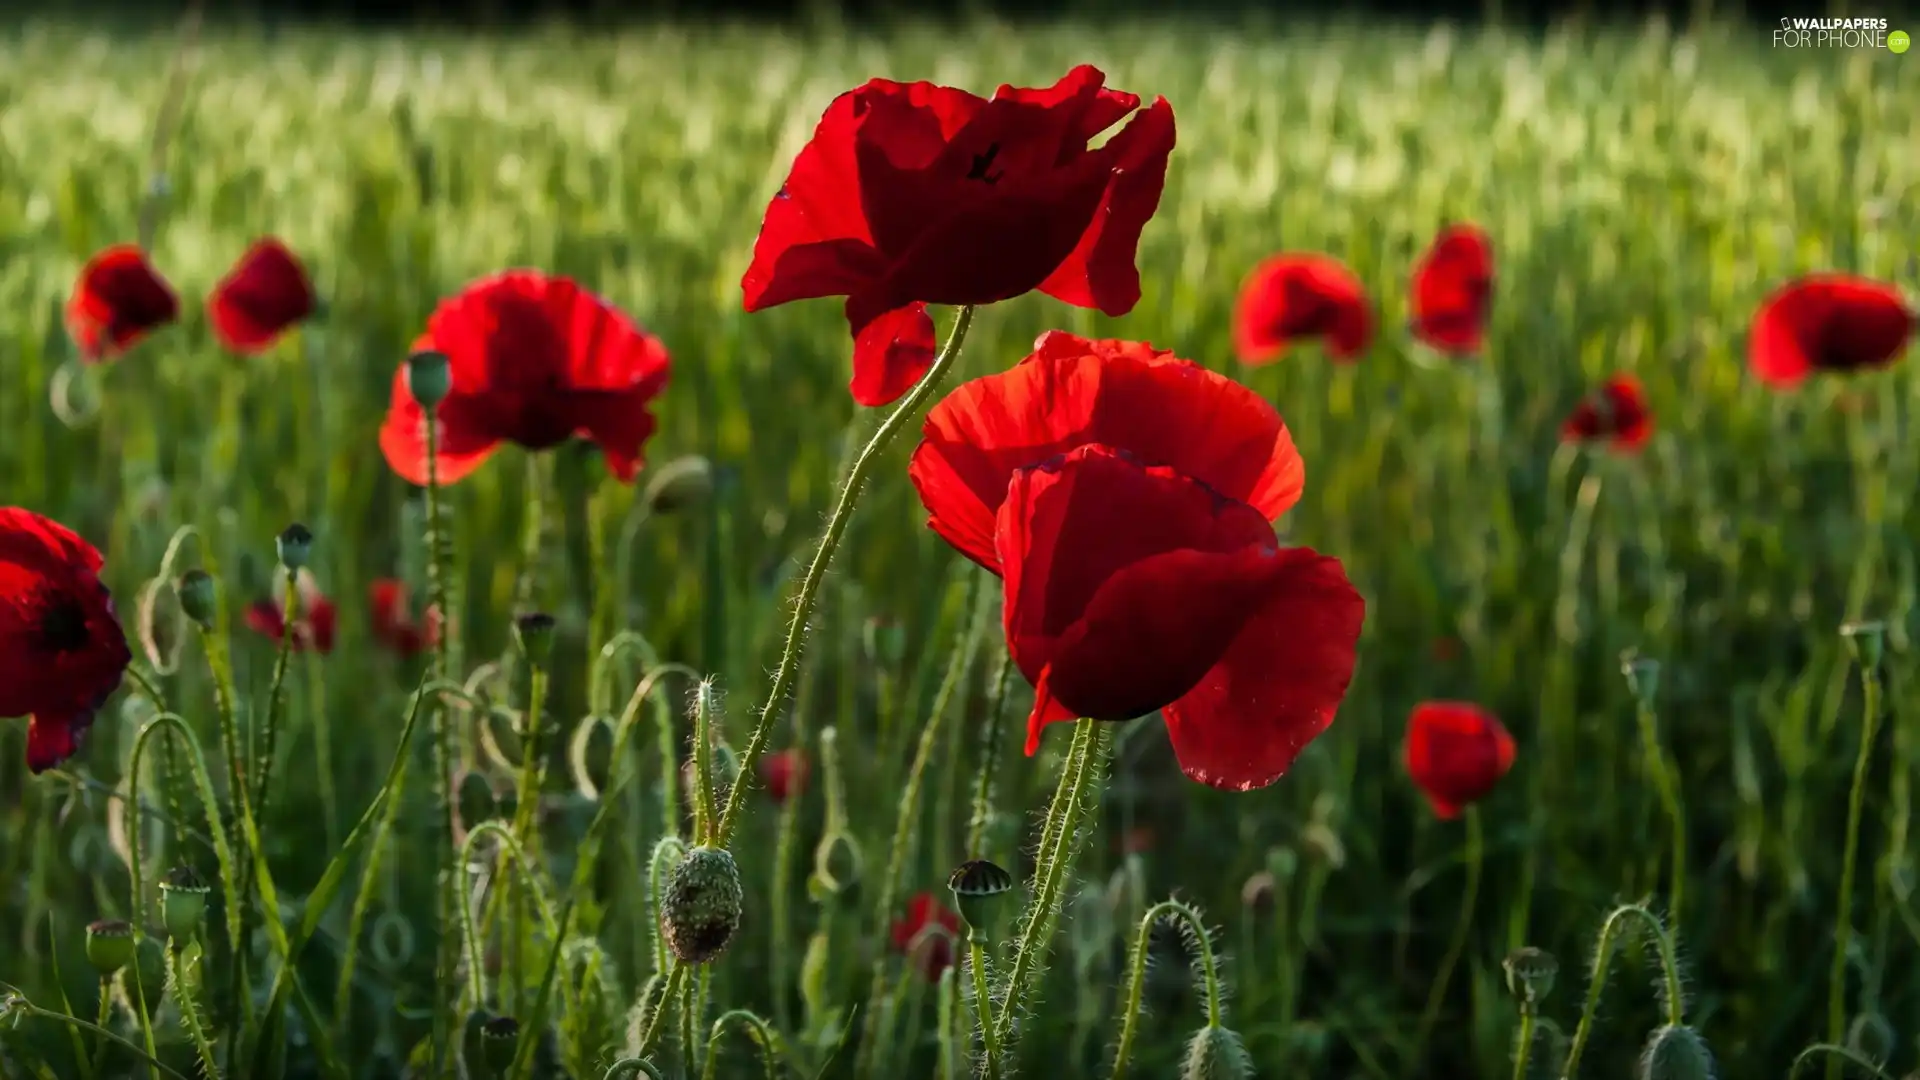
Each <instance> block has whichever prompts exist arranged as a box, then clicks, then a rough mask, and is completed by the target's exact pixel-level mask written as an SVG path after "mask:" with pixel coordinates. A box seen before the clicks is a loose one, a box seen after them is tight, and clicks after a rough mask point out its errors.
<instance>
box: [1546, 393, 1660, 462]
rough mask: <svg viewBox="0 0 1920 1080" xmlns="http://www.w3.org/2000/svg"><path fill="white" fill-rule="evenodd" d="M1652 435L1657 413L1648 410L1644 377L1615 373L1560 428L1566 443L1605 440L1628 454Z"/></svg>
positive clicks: (1561, 435) (1642, 444) (1643, 444)
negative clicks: (1641, 384) (1644, 390)
mask: <svg viewBox="0 0 1920 1080" xmlns="http://www.w3.org/2000/svg"><path fill="white" fill-rule="evenodd" d="M1652 437H1653V414H1652V413H1651V412H1648V411H1647V398H1646V395H1645V394H1644V393H1642V392H1641V389H1640V380H1639V379H1636V378H1634V377H1633V376H1631V375H1615V376H1614V377H1612V378H1611V379H1608V380H1607V381H1606V382H1604V383H1602V384H1601V385H1600V389H1598V390H1596V391H1594V392H1593V393H1592V394H1590V395H1588V397H1587V399H1586V400H1585V401H1582V402H1581V403H1580V404H1579V405H1577V406H1575V407H1574V410H1573V414H1572V415H1571V416H1568V417H1567V422H1566V423H1565V424H1562V425H1561V427H1560V438H1561V439H1562V440H1563V441H1565V442H1603V443H1606V444H1607V445H1609V446H1611V447H1613V448H1614V449H1615V450H1620V451H1624V452H1628V453H1631V452H1633V451H1636V450H1639V449H1640V448H1641V447H1643V446H1645V445H1646V444H1647V440H1648V439H1650V438H1652Z"/></svg>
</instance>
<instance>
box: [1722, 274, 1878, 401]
mask: <svg viewBox="0 0 1920 1080" xmlns="http://www.w3.org/2000/svg"><path fill="white" fill-rule="evenodd" d="M1914 319H1915V316H1914V312H1913V310H1912V309H1911V308H1909V307H1908V306H1907V304H1906V301H1905V300H1903V299H1902V298H1901V296H1900V291H1899V290H1898V289H1896V288H1894V287H1893V286H1892V285H1888V284H1886V283H1885V282H1881V281H1874V280H1872V279H1870V278H1861V277H1853V276H1851V275H1847V274H1810V275H1808V276H1806V277H1803V278H1800V279H1798V280H1795V281H1791V282H1788V283H1787V284H1786V285H1784V286H1782V287H1780V288H1779V289H1776V290H1775V291H1774V292H1773V293H1772V294H1771V295H1769V296H1768V297H1767V299H1766V300H1765V302H1763V303H1762V304H1761V305H1760V312H1759V314H1757V315H1755V316H1754V319H1753V329H1752V331H1751V332H1750V333H1749V334H1748V336H1747V364H1748V366H1749V367H1751V368H1752V369H1753V373H1754V374H1755V375H1757V376H1759V378H1760V380H1761V381H1762V382H1765V383H1767V384H1768V385H1769V386H1772V387H1774V388H1776V389H1780V390H1790V389H1792V388H1793V387H1795V386H1798V385H1799V384H1800V383H1801V382H1802V381H1804V380H1805V379H1806V377H1807V376H1808V375H1811V374H1813V373H1814V372H1817V371H1834V372H1849V371H1865V370H1869V369H1872V368H1883V367H1888V366H1890V365H1891V364H1893V363H1894V362H1895V361H1897V360H1899V359H1900V356H1901V354H1902V353H1904V352H1906V349H1907V339H1908V338H1909V337H1910V336H1911V335H1912V334H1913V329H1914Z"/></svg>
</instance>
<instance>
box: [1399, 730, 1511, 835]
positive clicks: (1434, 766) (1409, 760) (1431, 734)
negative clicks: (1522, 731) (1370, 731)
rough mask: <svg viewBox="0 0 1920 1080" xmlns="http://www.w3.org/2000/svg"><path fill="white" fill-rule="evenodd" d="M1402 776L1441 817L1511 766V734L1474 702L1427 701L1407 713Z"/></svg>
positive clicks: (1467, 801)
mask: <svg viewBox="0 0 1920 1080" xmlns="http://www.w3.org/2000/svg"><path fill="white" fill-rule="evenodd" d="M1403 751H1404V754H1405V759H1406V767H1407V776H1408V777H1409V778H1410V779H1411V780H1412V781H1413V783H1414V786H1416V787H1418V788H1419V789H1420V792H1421V794H1423V795H1424V796H1426V798H1427V801H1428V802H1429V803H1431V804H1432V806H1433V810H1434V813H1435V814H1437V815H1438V816H1440V817H1441V818H1443V819H1445V818H1452V817H1455V816H1457V815H1458V814H1459V813H1460V811H1461V810H1462V809H1464V808H1465V807H1467V806H1469V805H1472V804H1473V803H1475V802H1478V801H1479V800H1480V799H1482V798H1484V797H1485V796H1486V795H1487V793H1489V792H1491V791H1492V790H1493V788H1494V786H1495V785H1496V784H1498V783H1499V782H1500V778H1501V777H1503V776H1505V775H1506V774H1507V772H1508V770H1510V769H1512V767H1513V762H1514V758H1515V747H1514V742H1513V736H1512V735H1510V734H1508V733H1507V729H1506V728H1505V727H1503V726H1502V725H1501V723H1500V721H1499V720H1498V719H1497V718H1496V717H1494V715H1493V714H1492V713H1490V712H1488V711H1486V710H1485V709H1482V708H1481V707H1479V706H1478V705H1472V704H1469V703H1466V702H1458V701H1427V702H1422V703H1421V704H1419V705H1418V706H1416V707H1415V708H1414V710H1413V713H1412V715H1411V716H1409V717H1408V719H1407V737H1406V743H1405V745H1404V747H1403Z"/></svg>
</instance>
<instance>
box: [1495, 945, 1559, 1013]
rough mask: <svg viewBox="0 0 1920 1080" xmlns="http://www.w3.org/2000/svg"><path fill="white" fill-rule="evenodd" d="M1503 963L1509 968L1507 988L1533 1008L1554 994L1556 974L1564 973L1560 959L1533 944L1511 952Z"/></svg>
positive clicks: (1521, 1001) (1522, 1002) (1523, 1002)
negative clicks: (1561, 971) (1561, 969)
mask: <svg viewBox="0 0 1920 1080" xmlns="http://www.w3.org/2000/svg"><path fill="white" fill-rule="evenodd" d="M1502 966H1503V967H1505V968H1506V969H1507V991H1508V992H1509V993H1511V994H1512V995H1513V996H1514V997H1515V998H1516V999H1518V1000H1519V1001H1520V1003H1521V1004H1523V1005H1526V1006H1528V1007H1529V1008H1531V1007H1533V1006H1535V1005H1538V1004H1540V1003H1541V1002H1542V1001H1545V1000H1546V998H1547V995H1548V994H1551V993H1553V980H1554V977H1555V976H1557V975H1559V974H1560V961H1558V960H1555V959H1554V958H1553V954H1552V953H1550V952H1548V951H1546V950H1545V949H1536V948H1534V947H1533V946H1531V945H1528V946H1525V947H1523V948H1519V949H1515V950H1514V951H1512V952H1510V953H1508V954H1507V959H1506V961H1505V962H1504V963H1503V964H1502Z"/></svg>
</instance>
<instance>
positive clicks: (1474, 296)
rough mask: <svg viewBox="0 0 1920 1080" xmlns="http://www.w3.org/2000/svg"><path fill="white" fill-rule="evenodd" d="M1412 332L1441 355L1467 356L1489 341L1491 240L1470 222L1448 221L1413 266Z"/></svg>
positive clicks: (1491, 274)
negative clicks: (1469, 223) (1461, 223)
mask: <svg viewBox="0 0 1920 1080" xmlns="http://www.w3.org/2000/svg"><path fill="white" fill-rule="evenodd" d="M1410 306H1411V308H1412V315H1413V327H1412V329H1413V334H1414V336H1415V337H1417V338H1419V339H1420V340H1421V341H1424V342H1426V343H1427V344H1428V345H1430V346H1432V347H1433V348H1435V349H1438V350H1440V351H1441V352H1445V353H1452V354H1454V355H1471V354H1473V353H1477V352H1479V351H1480V350H1481V348H1482V347H1484V346H1485V345H1486V343H1487V315H1488V313H1489V312H1490V311H1491V309H1492V306H1493V243H1492V241H1491V240H1489V239H1488V238H1487V234H1486V233H1485V232H1482V231H1481V230H1480V229H1479V228H1478V227H1476V226H1473V225H1449V226H1447V227H1446V228H1444V229H1442V230H1440V235H1439V236H1437V237H1435V238H1434V241H1433V246H1432V247H1429V248H1428V249H1427V250H1426V253H1425V254H1423V255H1421V256H1420V261H1419V262H1418V263H1417V264H1415V266H1414V270H1413V294H1412V297H1411V300H1410Z"/></svg>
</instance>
